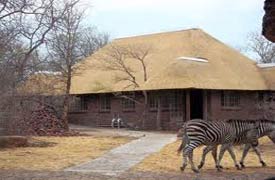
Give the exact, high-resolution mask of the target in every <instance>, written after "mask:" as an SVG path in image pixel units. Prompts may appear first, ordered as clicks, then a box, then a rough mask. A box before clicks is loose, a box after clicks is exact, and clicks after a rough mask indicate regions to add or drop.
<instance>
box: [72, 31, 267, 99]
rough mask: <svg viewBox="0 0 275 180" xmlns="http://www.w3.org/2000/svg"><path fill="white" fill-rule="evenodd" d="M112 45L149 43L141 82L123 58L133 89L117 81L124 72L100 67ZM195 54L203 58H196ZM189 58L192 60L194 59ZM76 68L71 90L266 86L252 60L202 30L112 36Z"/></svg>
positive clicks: (131, 63) (138, 68) (136, 66)
mask: <svg viewBox="0 0 275 180" xmlns="http://www.w3.org/2000/svg"><path fill="white" fill-rule="evenodd" d="M115 46H120V47H122V46H125V47H129V46H139V47H141V46H144V47H150V53H149V54H148V56H146V60H145V61H146V67H147V70H148V81H147V82H146V83H144V81H143V73H142V66H141V65H140V64H139V63H138V61H134V60H131V59H127V63H126V64H127V66H129V67H130V68H131V70H132V71H133V72H134V74H135V77H136V80H137V82H138V83H139V85H140V87H136V88H134V87H132V86H131V87H129V82H127V81H118V80H117V79H118V77H121V75H123V73H121V72H118V71H113V70H110V69H109V70H108V69H104V68H100V66H104V60H103V59H106V56H105V54H108V51H109V50H110V48H112V47H115ZM198 57H200V58H199V60H202V61H196V58H198ZM101 58H102V59H101ZM108 58H109V60H110V61H111V60H112V58H110V57H108ZM192 58H193V59H194V58H195V61H194V60H192ZM190 59H191V60H190ZM78 66H81V67H82V68H81V69H79V70H78V73H79V74H78V75H77V76H75V77H73V79H72V88H71V92H70V93H71V94H86V93H102V92H113V91H131V90H141V89H146V90H157V89H185V88H200V89H235V90H266V89H268V88H269V87H268V86H267V84H266V83H265V82H266V81H265V79H264V77H263V75H262V74H261V72H260V69H259V68H258V67H257V66H256V63H255V62H254V61H252V60H250V59H249V58H247V57H245V56H244V55H242V54H240V53H239V52H238V51H236V50H234V49H233V48H230V47H229V46H227V45H225V44H224V43H222V42H220V41H218V40H217V39H215V38H213V37H212V36H210V35H209V34H207V33H205V32H204V31H202V30H201V29H190V30H182V31H175V32H166V33H158V34H150V35H143V36H136V37H129V38H121V39H116V40H114V41H113V42H112V43H110V44H109V45H107V46H106V47H104V48H102V49H101V50H99V51H98V52H97V53H96V54H95V55H93V56H92V57H90V58H87V59H86V60H85V61H84V62H83V63H82V64H80V65H78ZM120 79H121V78H120Z"/></svg>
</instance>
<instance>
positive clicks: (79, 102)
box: [70, 96, 89, 112]
mask: <svg viewBox="0 0 275 180" xmlns="http://www.w3.org/2000/svg"><path fill="white" fill-rule="evenodd" d="M88 101H89V99H88V97H87V96H80V97H73V98H72V101H71V103H70V111H71V112H78V111H87V110H88Z"/></svg>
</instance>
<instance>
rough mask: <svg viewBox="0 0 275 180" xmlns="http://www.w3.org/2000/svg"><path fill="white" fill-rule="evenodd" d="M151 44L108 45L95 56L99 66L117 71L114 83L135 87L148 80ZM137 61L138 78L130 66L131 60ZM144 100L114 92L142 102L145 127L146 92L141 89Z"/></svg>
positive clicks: (143, 125)
mask: <svg viewBox="0 0 275 180" xmlns="http://www.w3.org/2000/svg"><path fill="white" fill-rule="evenodd" d="M151 50H152V48H151V46H147V45H144V44H133V45H110V46H109V47H107V48H106V50H105V52H104V53H103V55H101V56H98V57H97V58H98V59H99V61H100V65H99V68H102V69H104V70H108V71H114V72H117V74H116V76H115V77H114V80H115V82H116V83H119V82H126V86H125V87H123V88H124V89H129V88H130V89H133V90H134V89H137V90H139V88H140V87H141V84H144V83H145V82H146V81H147V80H148V70H147V57H148V55H149V54H150V53H151ZM134 61H136V62H138V64H139V65H140V69H141V70H142V79H140V80H139V79H138V75H137V72H136V71H135V70H134V69H133V68H132V67H131V65H130V64H132V62H134ZM141 91H142V94H143V97H144V101H143V102H140V101H138V100H137V99H132V98H131V97H128V96H127V95H123V94H121V93H116V94H115V95H116V96H119V97H121V98H125V99H129V100H132V101H134V102H136V103H139V104H143V108H144V109H143V114H142V116H143V117H142V122H141V123H142V127H143V128H144V127H145V122H146V118H147V117H146V116H147V106H148V92H147V91H146V90H141Z"/></svg>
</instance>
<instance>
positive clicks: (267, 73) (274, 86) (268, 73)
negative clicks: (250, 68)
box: [261, 66, 275, 90]
mask: <svg viewBox="0 0 275 180" xmlns="http://www.w3.org/2000/svg"><path fill="white" fill-rule="evenodd" d="M261 73H262V74H263V76H264V78H265V81H266V84H267V86H268V88H269V89H270V90H275V66H273V67H272V66H271V67H265V68H261Z"/></svg>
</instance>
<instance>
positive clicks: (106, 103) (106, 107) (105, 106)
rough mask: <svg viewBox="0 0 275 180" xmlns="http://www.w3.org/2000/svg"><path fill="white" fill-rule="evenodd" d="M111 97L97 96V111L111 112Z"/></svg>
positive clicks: (106, 95)
mask: <svg viewBox="0 0 275 180" xmlns="http://www.w3.org/2000/svg"><path fill="white" fill-rule="evenodd" d="M111 106H112V105H111V96H110V95H108V94H100V95H99V111H100V112H110V111H111V108H112V107H111Z"/></svg>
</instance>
